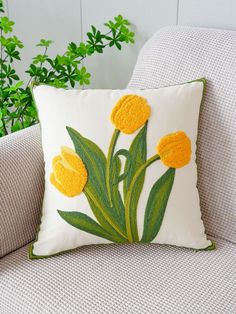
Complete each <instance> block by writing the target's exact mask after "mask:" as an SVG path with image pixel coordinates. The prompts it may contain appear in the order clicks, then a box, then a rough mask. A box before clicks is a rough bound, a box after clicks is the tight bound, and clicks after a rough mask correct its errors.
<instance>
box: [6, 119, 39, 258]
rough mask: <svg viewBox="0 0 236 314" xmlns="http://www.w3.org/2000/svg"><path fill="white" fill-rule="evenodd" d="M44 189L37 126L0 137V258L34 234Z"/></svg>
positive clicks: (31, 238)
mask: <svg viewBox="0 0 236 314" xmlns="http://www.w3.org/2000/svg"><path fill="white" fill-rule="evenodd" d="M43 192H44V162H43V153H42V147H41V135H40V127H39V125H36V126H33V127H30V128H28V129H25V130H22V131H19V132H17V133H13V134H11V135H8V136H5V137H3V138H1V139H0V257H2V256H4V255H6V254H7V253H9V252H11V251H13V250H16V249H17V248H19V247H21V246H23V245H25V244H26V243H29V242H30V241H32V240H33V238H34V237H35V234H36V228H37V225H38V223H39V220H40V209H41V205H42V199H43Z"/></svg>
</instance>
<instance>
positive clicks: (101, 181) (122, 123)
mask: <svg viewBox="0 0 236 314" xmlns="http://www.w3.org/2000/svg"><path fill="white" fill-rule="evenodd" d="M150 115H151V108H150V106H149V104H148V102H147V100H146V99H145V98H143V97H141V96H137V95H125V96H123V97H121V98H120V99H119V101H118V102H117V103H116V105H115V107H114V108H113V110H112V113H111V122H112V123H113V125H114V126H115V129H114V132H113V135H112V138H111V141H110V145H109V149H108V153H107V156H105V154H104V153H103V151H102V150H101V149H100V148H99V147H98V146H97V145H96V144H95V143H94V142H92V141H91V140H89V139H87V138H85V137H83V136H82V135H81V134H80V133H79V132H77V131H76V130H74V129H72V128H70V127H67V131H68V133H69V136H70V137H71V140H72V142H73V144H74V147H75V151H73V150H72V149H70V148H68V147H62V148H61V154H60V155H59V156H56V157H55V158H54V159H53V161H52V169H53V172H52V174H51V177H50V181H51V183H52V184H53V185H54V186H55V187H56V188H57V189H58V190H59V191H60V192H61V193H63V194H64V195H66V196H69V197H73V196H76V195H79V194H80V193H81V192H83V193H84V194H85V196H86V198H87V200H88V203H89V205H90V208H91V210H92V212H93V214H94V216H95V217H96V221H95V220H94V219H92V218H91V217H89V216H88V215H86V214H84V213H82V212H75V211H61V210H58V213H59V215H60V216H61V217H62V219H64V220H65V221H66V222H67V223H69V224H70V225H72V226H73V227H75V228H78V229H80V230H83V231H85V232H88V233H91V234H94V235H96V236H99V237H102V238H105V239H108V240H110V241H112V242H117V243H127V242H140V241H141V242H151V241H153V240H154V238H155V237H156V236H157V234H158V232H159V230H160V228H161V224H162V221H163V218H164V215H165V210H166V207H167V203H168V199H169V196H170V193H171V190H172V186H173V183H174V177H175V171H176V168H181V167H184V166H186V165H187V164H188V163H189V162H190V159H191V141H190V139H189V138H188V136H187V135H186V134H185V132H183V131H178V132H175V133H172V134H168V135H166V136H164V137H162V138H161V139H160V141H159V142H158V144H157V150H156V151H157V153H156V154H155V155H154V156H152V157H150V158H148V159H147V127H148V119H149V117H150ZM140 128H141V129H140ZM138 129H140V131H139V132H138V133H137V135H136V136H135V137H134V139H133V142H132V144H131V145H130V147H129V149H128V150H127V149H120V150H118V151H116V144H117V141H118V140H119V135H120V132H122V133H124V134H132V133H134V132H135V131H137V130H138ZM120 156H123V157H125V159H126V162H125V166H124V170H123V173H121V160H120ZM157 161H161V162H162V163H163V164H164V165H165V166H166V167H168V169H167V170H166V172H165V173H164V174H163V175H162V176H161V177H160V178H158V179H157V181H156V182H155V183H154V185H153V186H152V188H151V190H150V193H149V196H148V200H147V204H146V208H145V215H144V222H143V226H144V228H143V234H142V236H141V237H140V235H139V234H138V227H137V208H138V202H139V198H140V195H141V192H142V188H143V184H144V180H145V172H146V169H147V168H148V167H149V166H150V165H151V164H152V163H154V162H157ZM121 182H122V183H123V191H122V193H121V191H120V189H119V185H120V183H121Z"/></svg>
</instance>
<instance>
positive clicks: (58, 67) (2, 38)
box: [0, 0, 134, 137]
mask: <svg viewBox="0 0 236 314" xmlns="http://www.w3.org/2000/svg"><path fill="white" fill-rule="evenodd" d="M0 13H2V15H4V6H3V0H0ZM129 25H130V23H129V22H128V20H126V19H124V18H123V17H122V16H121V15H119V16H117V17H115V18H114V21H109V22H108V23H105V26H106V27H107V32H104V33H103V32H101V31H100V30H98V29H97V28H96V27H95V26H91V31H90V32H88V33H87V40H86V41H85V42H81V43H79V44H77V43H74V42H71V43H69V44H68V46H67V49H66V51H65V53H64V54H62V55H57V56H56V57H55V58H51V57H50V56H49V54H48V50H49V48H50V46H51V45H52V44H53V41H52V40H45V39H41V40H40V42H39V43H38V44H37V46H38V47H40V48H41V49H43V51H42V52H41V53H39V54H38V55H36V56H35V57H33V60H32V63H31V64H30V65H29V68H28V69H27V70H26V73H28V75H29V81H28V82H27V83H24V82H23V81H22V80H21V79H20V77H19V75H18V74H17V73H16V71H15V69H14V64H13V62H15V61H18V60H21V58H20V50H21V49H22V48H23V47H24V45H23V43H22V42H21V41H20V40H19V39H18V38H17V37H16V36H10V35H9V34H10V33H11V32H12V31H13V26H14V22H13V21H10V20H9V18H8V17H6V16H2V17H1V16H0V137H2V136H4V135H7V134H9V133H11V132H15V131H18V130H21V129H24V128H26V127H29V126H31V125H34V124H35V123H37V122H38V116H37V111H36V109H35V106H34V102H33V99H32V95H31V91H30V83H31V82H32V81H34V82H36V83H41V84H49V85H52V86H55V87H62V88H67V87H75V86H76V85H81V86H83V85H88V84H89V83H90V76H91V75H90V73H88V72H87V69H86V67H84V66H83V64H82V61H83V60H84V59H85V58H87V57H89V56H91V55H93V54H94V53H103V51H104V49H105V48H106V47H112V46H115V47H116V48H117V49H119V50H120V49H121V48H122V44H123V43H126V44H128V43H134V33H133V32H131V31H130V29H129Z"/></svg>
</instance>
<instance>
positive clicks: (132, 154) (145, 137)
mask: <svg viewBox="0 0 236 314" xmlns="http://www.w3.org/2000/svg"><path fill="white" fill-rule="evenodd" d="M204 83H205V81H204V79H202V80H196V81H194V82H190V83H186V84H181V85H176V86H171V87H165V88H160V89H152V90H82V91H81V90H63V89H56V88H54V87H50V86H45V85H41V86H36V87H34V89H33V94H34V98H35V102H36V105H37V108H38V112H39V118H40V122H41V131H42V145H43V151H44V159H45V195H44V200H43V210H42V218H41V225H40V228H39V231H38V234H37V238H36V240H35V241H34V243H33V244H32V245H31V247H30V250H29V256H30V258H40V257H46V256H51V255H54V254H57V253H60V252H64V251H67V250H71V249H74V248H77V247H80V246H83V245H89V244H102V243H112V242H115V243H129V242H152V243H161V244H171V245H177V246H183V247H189V248H194V249H206V248H208V249H209V248H213V247H214V245H213V244H212V242H211V241H210V240H208V239H207V237H206V234H205V231H204V225H203V222H202V219H201V212H200V206H199V195H198V191H197V188H196V183H197V167H196V164H195V152H196V140H197V129H198V116H199V109H200V104H201V100H202V95H203V91H204Z"/></svg>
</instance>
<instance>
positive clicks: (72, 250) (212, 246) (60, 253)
mask: <svg viewBox="0 0 236 314" xmlns="http://www.w3.org/2000/svg"><path fill="white" fill-rule="evenodd" d="M210 241H211V244H210V245H209V246H207V247H206V248H204V249H194V248H189V247H186V246H177V245H173V244H162V243H152V242H150V243H145V245H148V244H151V245H156V246H158V245H160V246H161V247H165V246H166V247H173V248H180V249H181V248H182V249H188V250H190V251H194V252H196V253H197V252H204V251H208V252H210V251H214V250H216V248H217V247H216V242H215V241H213V240H210ZM139 243H141V244H144V243H143V242H141V241H139V242H133V243H109V244H93V245H94V246H95V245H96V246H99V247H100V246H103V245H120V246H121V245H122V246H123V245H130V244H131V245H134V244H139ZM32 245H33V242H32V243H30V245H29V259H31V260H37V259H45V258H50V257H54V256H61V255H63V254H66V253H70V252H76V251H79V250H80V249H81V248H84V247H87V246H91V244H89V245H83V246H80V247H77V248H74V249H69V250H65V251H61V252H58V253H55V254H51V255H34V254H33V252H32Z"/></svg>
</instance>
